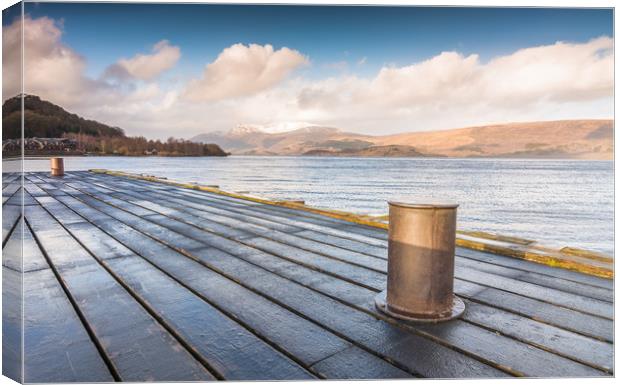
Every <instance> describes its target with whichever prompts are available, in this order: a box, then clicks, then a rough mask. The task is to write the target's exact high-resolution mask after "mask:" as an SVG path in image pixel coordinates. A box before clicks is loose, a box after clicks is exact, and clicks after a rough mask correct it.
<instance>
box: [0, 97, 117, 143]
mask: <svg viewBox="0 0 620 385" xmlns="http://www.w3.org/2000/svg"><path fill="white" fill-rule="evenodd" d="M20 109H21V98H20V97H19V96H14V97H12V98H10V99H7V100H6V101H5V102H4V104H3V105H2V126H3V129H2V139H16V138H19V136H20V135H21V133H20V131H21V114H20ZM24 121H25V122H27V124H26V125H25V127H24V131H25V132H24V136H25V137H26V138H34V137H39V138H60V137H62V136H63V134H67V133H75V134H77V133H82V134H84V135H91V136H109V137H123V136H125V133H124V132H123V130H122V129H120V128H118V127H111V126H108V125H106V124H103V123H99V122H97V121H94V120H88V119H84V118H82V117H80V116H78V115H76V114H72V113H70V112H67V111H65V110H64V109H63V108H62V107H60V106H57V105H55V104H53V103H50V102H48V101H46V100H41V98H39V97H38V96H35V95H24Z"/></svg>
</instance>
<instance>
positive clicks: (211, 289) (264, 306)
mask: <svg viewBox="0 0 620 385" xmlns="http://www.w3.org/2000/svg"><path fill="white" fill-rule="evenodd" d="M112 225H113V226H117V225H118V224H112ZM106 231H107V229H106ZM114 236H115V237H116V238H117V239H118V240H119V241H121V242H123V243H124V244H125V245H127V246H128V247H132V246H131V245H133V244H134V240H135V239H136V238H140V237H144V236H143V235H141V234H140V233H138V232H136V231H135V230H133V231H132V230H131V229H128V228H125V229H124V231H122V232H120V233H116V234H114ZM139 243H140V244H142V245H145V244H147V242H146V241H142V242H139ZM136 252H139V253H140V255H142V256H143V257H144V258H146V259H148V260H149V261H150V262H152V263H154V264H155V265H156V266H158V267H159V268H161V269H162V270H164V271H166V272H168V273H169V274H170V275H171V276H173V277H175V278H176V279H177V280H179V281H181V282H183V284H184V285H187V286H188V287H191V288H192V289H193V290H195V291H196V292H197V293H200V294H201V295H203V296H204V297H205V298H207V299H208V300H209V302H210V303H213V304H215V305H217V306H218V308H219V309H222V310H224V311H226V312H227V313H228V314H231V315H233V316H234V317H235V319H236V320H237V321H241V322H243V323H245V324H247V325H248V326H249V327H250V328H251V329H252V330H254V331H255V332H258V333H260V334H261V335H264V336H265V338H268V339H269V340H271V341H272V343H274V344H277V345H278V346H281V347H282V349H284V350H286V351H290V352H291V354H293V355H294V356H295V357H298V359H299V360H300V361H301V362H304V363H306V364H307V365H310V364H312V363H314V362H316V361H318V360H320V359H322V358H325V357H327V356H329V355H331V354H333V353H335V352H337V351H339V350H341V349H343V348H345V347H346V346H348V344H347V343H346V342H344V341H342V340H340V339H339V338H338V337H336V336H334V335H331V334H330V333H328V332H325V331H324V330H322V329H321V328H318V327H317V326H315V325H313V324H311V323H309V322H307V321H305V320H304V319H302V318H300V317H298V316H296V315H294V314H292V313H290V312H288V311H287V310H285V309H283V308H281V307H280V306H278V305H276V304H274V303H271V302H270V301H268V300H265V299H264V298H261V297H260V296H257V295H256V294H255V293H252V292H251V291H249V290H247V289H244V288H242V287H241V286H239V285H238V284H235V283H234V282H233V281H230V280H227V279H225V278H223V277H221V276H220V275H219V274H217V273H214V272H213V271H210V270H208V269H205V268H204V267H203V266H200V265H198V264H197V263H196V262H194V261H192V260H190V259H187V257H185V256H182V255H181V254H179V253H177V252H175V251H174V250H171V249H169V248H167V247H166V246H164V245H163V244H158V243H157V242H155V241H153V240H150V243H148V247H140V250H136Z"/></svg>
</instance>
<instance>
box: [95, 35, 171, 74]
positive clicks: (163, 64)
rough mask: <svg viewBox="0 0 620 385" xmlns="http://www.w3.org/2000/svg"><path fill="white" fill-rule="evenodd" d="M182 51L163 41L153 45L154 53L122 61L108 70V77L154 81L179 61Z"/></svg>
mask: <svg viewBox="0 0 620 385" xmlns="http://www.w3.org/2000/svg"><path fill="white" fill-rule="evenodd" d="M180 57H181V49H180V48H179V47H177V46H173V45H170V43H169V42H168V40H162V41H160V42H158V43H156V44H155V45H153V48H152V53H151V54H148V55H145V54H137V55H135V56H134V57H132V58H131V59H124V58H123V59H120V60H119V61H118V63H116V64H114V65H112V66H110V67H109V68H108V70H107V71H106V72H107V75H109V76H115V77H119V78H121V79H122V78H124V77H126V76H130V77H133V78H136V79H141V80H152V79H154V78H156V77H157V76H158V75H159V74H161V73H162V72H164V71H166V70H169V69H170V68H172V67H174V65H175V64H176V63H177V62H178V61H179V58H180Z"/></svg>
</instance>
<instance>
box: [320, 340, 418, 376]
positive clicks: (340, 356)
mask: <svg viewBox="0 0 620 385" xmlns="http://www.w3.org/2000/svg"><path fill="white" fill-rule="evenodd" d="M312 368H313V369H314V370H316V371H318V372H319V373H321V374H322V375H323V376H325V377H326V378H332V379H339V380H377V379H396V378H411V377H412V375H411V374H409V373H407V372H405V371H403V370H400V369H398V368H396V367H395V366H394V365H390V364H389V363H387V362H386V361H384V360H382V359H380V358H379V357H376V356H373V355H369V354H367V353H366V352H365V351H364V350H362V349H360V348H358V347H357V346H351V347H350V348H348V349H345V350H343V351H341V352H339V353H336V354H334V355H333V356H330V357H328V358H326V359H324V360H322V361H319V362H317V363H316V364H314V365H313V366H312Z"/></svg>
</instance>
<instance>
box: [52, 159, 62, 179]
mask: <svg viewBox="0 0 620 385" xmlns="http://www.w3.org/2000/svg"><path fill="white" fill-rule="evenodd" d="M50 161H51V164H52V176H63V175H65V164H64V160H63V158H51V159H50Z"/></svg>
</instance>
